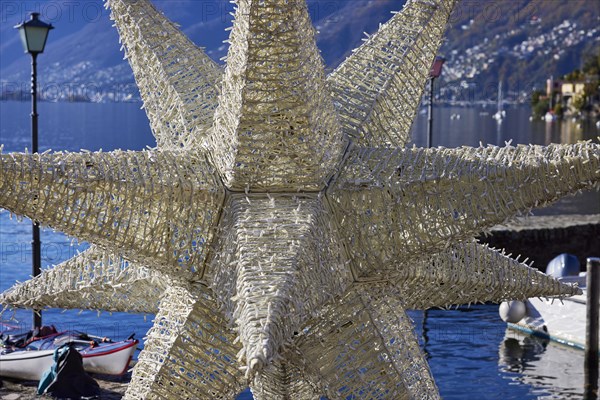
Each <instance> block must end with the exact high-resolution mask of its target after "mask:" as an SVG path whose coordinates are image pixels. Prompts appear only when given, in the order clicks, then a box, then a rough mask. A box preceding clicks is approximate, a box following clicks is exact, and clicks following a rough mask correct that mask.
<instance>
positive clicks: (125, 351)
mask: <svg viewBox="0 0 600 400" xmlns="http://www.w3.org/2000/svg"><path fill="white" fill-rule="evenodd" d="M98 339H99V340H98ZM101 339H103V338H91V337H89V336H87V335H85V334H82V333H80V332H73V331H66V332H57V333H54V334H51V335H47V336H44V337H41V338H36V339H34V340H32V341H30V342H28V343H27V344H26V346H24V347H16V346H10V345H7V346H5V347H3V348H2V351H0V376H4V377H8V378H16V379H25V380H40V378H41V377H42V374H43V373H44V372H45V371H47V370H48V369H49V368H50V366H51V365H52V364H53V362H54V361H53V354H54V350H55V349H56V348H58V347H60V346H61V345H63V344H65V343H73V344H74V346H75V348H76V349H77V350H78V351H79V353H80V354H81V356H82V359H83V368H84V369H85V370H86V371H87V372H92V373H97V374H106V375H122V374H124V373H125V372H127V369H128V368H129V363H130V362H131V358H132V357H133V353H134V352H135V350H136V347H137V344H138V340H136V339H133V338H132V337H130V338H129V339H127V340H123V341H119V342H113V341H111V340H109V339H108V340H107V339H105V340H101Z"/></svg>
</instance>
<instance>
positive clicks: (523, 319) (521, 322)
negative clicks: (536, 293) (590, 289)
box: [499, 254, 587, 349]
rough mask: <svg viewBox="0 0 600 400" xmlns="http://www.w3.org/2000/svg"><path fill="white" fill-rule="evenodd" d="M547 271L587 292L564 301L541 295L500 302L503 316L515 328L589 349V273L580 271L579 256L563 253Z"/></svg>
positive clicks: (551, 263)
mask: <svg viewBox="0 0 600 400" xmlns="http://www.w3.org/2000/svg"><path fill="white" fill-rule="evenodd" d="M546 273H547V274H548V275H552V276H554V277H556V278H557V279H558V280H560V281H561V282H566V283H575V284H577V285H578V286H579V288H581V289H582V290H583V294H581V295H575V296H572V297H567V298H564V299H562V300H559V299H557V298H545V297H543V298H539V297H538V298H531V299H528V300H526V301H525V302H520V301H511V302H504V303H502V304H501V305H500V310H499V313H500V317H501V318H502V319H503V320H504V321H505V322H507V324H508V327H509V328H511V329H514V330H519V331H523V332H525V333H528V334H532V335H535V336H538V337H542V338H547V339H550V340H553V341H555V342H558V343H562V344H565V345H568V346H572V347H575V348H578V349H585V335H586V303H587V293H586V286H585V285H586V276H585V272H581V273H580V272H579V261H578V260H577V257H575V256H573V255H570V254H561V255H559V256H557V257H556V258H554V259H553V260H552V261H550V263H549V264H548V267H547V269H546Z"/></svg>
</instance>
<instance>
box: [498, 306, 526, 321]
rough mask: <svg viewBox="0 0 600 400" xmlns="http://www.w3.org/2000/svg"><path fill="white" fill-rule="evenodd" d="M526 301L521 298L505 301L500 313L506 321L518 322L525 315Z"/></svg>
mask: <svg viewBox="0 0 600 400" xmlns="http://www.w3.org/2000/svg"><path fill="white" fill-rule="evenodd" d="M525 312H526V310H525V303H523V302H522V301H519V300H515V301H503V302H502V304H500V308H499V309H498V313H499V314H500V318H502V321H504V322H510V323H511V324H514V323H517V322H519V321H520V320H522V319H523V317H525Z"/></svg>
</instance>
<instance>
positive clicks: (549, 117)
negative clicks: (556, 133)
mask: <svg viewBox="0 0 600 400" xmlns="http://www.w3.org/2000/svg"><path fill="white" fill-rule="evenodd" d="M542 119H543V120H544V121H546V122H552V121H556V114H554V113H553V112H551V111H548V112H547V113H546V114H544V116H543V117H542Z"/></svg>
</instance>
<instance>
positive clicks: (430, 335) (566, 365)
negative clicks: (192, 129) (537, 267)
mask: <svg viewBox="0 0 600 400" xmlns="http://www.w3.org/2000/svg"><path fill="white" fill-rule="evenodd" d="M39 108H40V110H39V112H40V151H44V150H46V149H53V150H69V151H78V150H79V149H87V150H98V149H100V148H102V149H103V150H105V151H109V150H113V149H115V148H123V149H133V150H139V149H143V148H145V147H146V146H154V144H155V143H154V139H153V137H152V135H151V132H150V129H149V127H148V121H147V119H146V116H145V114H144V112H143V111H141V110H140V105H139V104H137V103H136V104H131V103H119V104H66V103H41V104H40V105H39ZM29 112H30V105H29V103H25V102H24V103H15V102H0V144H2V145H4V152H11V151H23V150H24V149H25V148H26V147H29V145H30V140H31V139H30V130H29V126H30V125H29ZM486 113H487V114H486ZM492 113H493V111H491V110H490V111H489V112H488V111H486V110H482V109H476V108H443V109H442V108H440V109H436V112H435V114H434V117H435V119H434V121H435V123H434V139H433V145H434V146H438V145H441V146H446V147H455V146H460V145H471V146H477V145H478V144H479V142H482V143H484V144H499V143H500V144H502V143H504V142H505V141H508V140H511V139H512V141H513V143H536V144H548V143H551V142H563V143H572V142H574V141H577V140H581V139H593V138H596V137H597V136H599V135H600V131H599V130H597V128H596V127H595V125H593V124H592V123H591V122H588V123H581V122H574V121H570V120H569V121H564V122H562V123H552V124H546V123H544V122H541V121H534V122H529V111H528V109H527V108H515V109H509V110H508V111H507V114H508V115H507V118H506V120H505V121H504V122H503V123H502V124H501V125H498V124H497V123H496V122H495V121H494V120H493V119H492V118H491V114H492ZM453 115H454V117H452V116H453ZM456 115H460V119H459V118H457V117H456ZM426 124H427V118H426V115H425V114H420V115H419V116H418V117H417V122H416V124H415V127H414V133H413V136H414V143H415V144H416V145H418V146H422V145H424V143H425V129H426ZM549 212H551V213H558V212H560V213H565V212H566V213H600V198H599V194H598V193H597V192H592V193H584V194H583V195H580V196H578V197H576V198H570V199H568V200H567V201H564V202H561V203H560V204H559V205H557V206H555V207H554V208H553V209H551V210H550V211H539V212H537V213H549ZM30 241H31V224H30V222H29V221H28V220H24V221H23V222H18V221H17V219H16V218H12V219H11V218H10V215H9V213H8V212H6V211H1V210H0V290H5V289H7V288H9V287H11V286H12V285H13V284H14V283H15V282H16V281H24V280H26V279H28V277H29V274H30V272H31V250H30ZM85 247H86V245H85V244H77V243H72V241H71V239H69V238H68V237H66V236H64V235H62V234H61V233H58V232H53V231H51V230H43V231H42V257H43V258H42V264H43V266H44V267H46V266H50V265H54V264H58V263H60V262H61V261H64V260H66V259H68V258H69V257H71V256H73V255H74V254H76V252H77V251H80V250H82V249H84V248H85ZM411 316H412V317H413V319H414V320H415V325H416V327H417V331H418V334H419V335H420V337H421V340H422V345H423V347H424V350H425V352H426V354H427V355H428V358H429V364H430V366H431V369H432V372H433V375H434V377H435V379H436V382H437V384H438V386H439V388H440V392H441V395H442V397H443V398H444V399H502V400H508V399H538V398H540V399H566V398H569V399H577V398H581V397H582V388H583V382H582V381H583V352H580V351H574V350H571V349H565V348H562V347H560V346H555V345H554V344H547V343H543V342H539V341H536V340H534V339H531V338H527V337H519V336H516V333H513V332H507V330H506V328H505V324H504V323H502V321H501V320H500V318H499V317H498V314H497V306H494V305H477V306H472V307H471V308H459V309H457V310H452V311H445V310H444V311H442V310H430V311H428V312H427V313H426V314H425V313H423V312H411ZM15 317H16V318H17V319H18V320H20V321H21V322H22V323H23V324H24V325H27V324H29V323H30V319H31V315H30V313H28V312H24V311H18V312H17V313H16V315H15ZM43 318H44V323H47V324H56V325H57V326H59V327H60V328H61V329H79V330H84V331H88V332H90V333H92V334H96V335H100V336H110V337H112V338H122V337H126V336H128V335H129V334H130V333H131V332H136V333H137V335H138V337H139V338H141V337H143V336H144V334H145V332H146V331H147V330H148V329H149V328H150V326H151V320H152V316H143V315H129V314H121V313H113V314H112V315H108V314H107V313H103V314H102V315H101V318H98V316H97V313H96V312H92V311H83V312H78V311H64V312H63V311H61V310H48V311H44V315H43ZM249 398H251V396H250V394H248V393H244V394H242V395H241V396H240V399H249Z"/></svg>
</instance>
